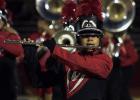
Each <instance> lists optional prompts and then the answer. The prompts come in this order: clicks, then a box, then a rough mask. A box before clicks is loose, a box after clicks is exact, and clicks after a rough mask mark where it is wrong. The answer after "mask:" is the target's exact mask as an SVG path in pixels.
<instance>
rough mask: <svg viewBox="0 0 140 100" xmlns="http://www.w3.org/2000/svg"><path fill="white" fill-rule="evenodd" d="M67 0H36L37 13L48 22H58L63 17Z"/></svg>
mask: <svg viewBox="0 0 140 100" xmlns="http://www.w3.org/2000/svg"><path fill="white" fill-rule="evenodd" d="M64 1H65V0H35V4H36V10H37V12H38V13H39V14H40V15H41V16H42V17H43V18H44V19H46V20H58V19H59V18H60V17H61V14H60V13H61V10H62V5H63V3H64Z"/></svg>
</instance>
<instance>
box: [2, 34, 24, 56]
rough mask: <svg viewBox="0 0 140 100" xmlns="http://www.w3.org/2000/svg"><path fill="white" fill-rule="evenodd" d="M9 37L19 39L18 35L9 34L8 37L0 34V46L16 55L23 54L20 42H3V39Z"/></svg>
mask: <svg viewBox="0 0 140 100" xmlns="http://www.w3.org/2000/svg"><path fill="white" fill-rule="evenodd" d="M6 39H10V40H20V37H19V36H18V35H15V34H11V35H9V36H8V37H4V36H0V47H2V48H3V49H5V50H6V51H7V52H9V53H11V54H13V55H15V56H16V57H19V56H23V55H24V52H23V48H22V45H20V44H6V43H4V40H6Z"/></svg>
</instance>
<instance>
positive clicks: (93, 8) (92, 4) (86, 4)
mask: <svg viewBox="0 0 140 100" xmlns="http://www.w3.org/2000/svg"><path fill="white" fill-rule="evenodd" d="M90 15H95V16H97V18H98V19H99V20H100V21H103V18H102V3H101V1H100V0H81V1H80V3H79V5H78V6H77V9H76V17H80V16H90Z"/></svg>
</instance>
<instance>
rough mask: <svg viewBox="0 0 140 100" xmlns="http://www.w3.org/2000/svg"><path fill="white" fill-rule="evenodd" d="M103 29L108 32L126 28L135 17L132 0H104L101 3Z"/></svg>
mask: <svg viewBox="0 0 140 100" xmlns="http://www.w3.org/2000/svg"><path fill="white" fill-rule="evenodd" d="M103 5H104V6H103V18H104V29H105V30H107V31H110V32H121V31H124V30H126V29H127V28H128V27H129V26H130V25H131V24H132V22H133V20H134V17H135V2H134V1H132V0H106V1H104V4H103Z"/></svg>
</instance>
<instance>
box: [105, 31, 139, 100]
mask: <svg viewBox="0 0 140 100" xmlns="http://www.w3.org/2000/svg"><path fill="white" fill-rule="evenodd" d="M103 46H104V49H103V50H104V52H106V53H107V54H108V55H109V56H111V57H112V59H113V70H112V71H111V74H110V75H109V78H108V81H107V89H106V94H105V100H132V98H131V96H130V94H129V88H128V86H129V85H128V84H129V82H130V79H131V77H132V76H131V75H132V71H133V70H132V69H133V65H134V64H135V63H136V61H137V60H138V53H137V51H136V49H135V47H134V43H133V41H132V39H131V38H130V36H129V35H128V34H127V33H126V32H125V31H124V32H120V33H111V32H107V31H105V35H104V38H103Z"/></svg>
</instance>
